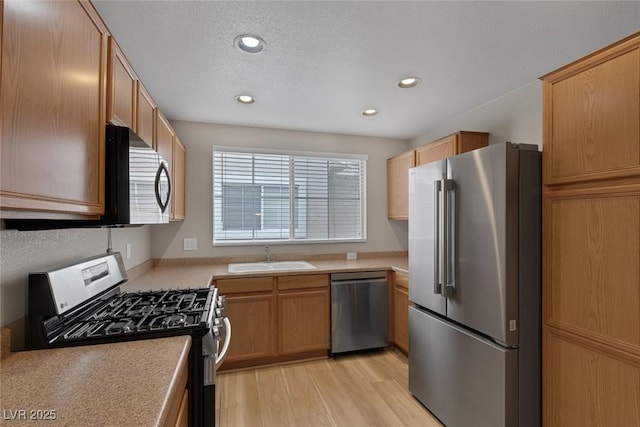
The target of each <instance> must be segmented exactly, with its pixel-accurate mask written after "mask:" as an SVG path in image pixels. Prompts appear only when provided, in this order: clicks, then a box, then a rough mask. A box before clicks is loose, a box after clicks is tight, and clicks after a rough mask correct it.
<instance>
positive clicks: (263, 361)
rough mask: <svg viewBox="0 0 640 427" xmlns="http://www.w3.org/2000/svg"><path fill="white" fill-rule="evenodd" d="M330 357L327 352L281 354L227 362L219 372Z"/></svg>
mask: <svg viewBox="0 0 640 427" xmlns="http://www.w3.org/2000/svg"><path fill="white" fill-rule="evenodd" d="M327 356H328V351H327V350H313V351H307V352H303V353H291V354H281V355H278V356H270V357H260V358H255V359H246V360H237V361H232V362H228V361H225V362H224V363H223V364H222V366H221V367H220V369H219V370H218V371H219V372H223V371H230V370H233V369H243V368H253V367H256V366H262V365H271V364H281V363H284V362H298V361H303V360H306V359H317V358H323V359H324V358H326V357H327Z"/></svg>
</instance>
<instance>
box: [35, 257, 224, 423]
mask: <svg viewBox="0 0 640 427" xmlns="http://www.w3.org/2000/svg"><path fill="white" fill-rule="evenodd" d="M126 277H127V276H126V270H125V268H124V264H123V263H122V258H121V256H120V254H119V253H107V254H103V255H99V256H96V257H91V258H88V259H85V260H81V261H78V262H75V263H71V264H66V265H60V266H57V267H52V268H49V269H47V270H46V271H43V272H37V273H31V274H30V275H29V307H28V309H29V340H28V347H29V348H30V349H42V348H51V347H67V346H76V345H89V344H99V343H109V342H116V341H129V340H137V339H150V338H160V337H168V336H176V335H190V336H191V350H190V353H189V374H188V381H187V384H188V389H189V394H188V396H189V397H188V398H189V402H188V407H189V425H190V426H198V427H200V426H213V425H214V423H215V373H216V369H217V368H218V366H219V365H220V364H221V363H222V360H223V359H224V357H225V355H226V352H227V349H228V348H229V343H230V340H231V324H230V323H229V319H228V318H227V316H226V311H225V306H226V300H225V298H224V297H223V296H219V295H218V290H217V289H216V288H215V287H205V288H186V289H185V288H182V289H169V290H148V291H136V292H121V291H120V286H121V285H122V284H124V283H125V282H126Z"/></svg>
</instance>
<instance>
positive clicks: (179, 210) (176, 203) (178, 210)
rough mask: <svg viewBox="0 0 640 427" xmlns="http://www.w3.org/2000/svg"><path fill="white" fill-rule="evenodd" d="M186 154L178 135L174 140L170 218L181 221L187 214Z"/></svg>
mask: <svg viewBox="0 0 640 427" xmlns="http://www.w3.org/2000/svg"><path fill="white" fill-rule="evenodd" d="M185 156H186V150H185V148H184V145H182V143H181V142H180V140H179V139H178V138H177V137H176V138H174V141H173V170H172V176H171V178H172V180H171V183H172V188H173V190H172V193H173V197H172V199H171V213H170V216H169V217H170V219H171V220H172V221H181V220H183V219H184V215H185V173H186V170H185Z"/></svg>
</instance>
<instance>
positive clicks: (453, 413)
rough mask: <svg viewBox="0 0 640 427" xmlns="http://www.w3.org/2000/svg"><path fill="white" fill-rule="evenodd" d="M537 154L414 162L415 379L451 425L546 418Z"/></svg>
mask: <svg viewBox="0 0 640 427" xmlns="http://www.w3.org/2000/svg"><path fill="white" fill-rule="evenodd" d="M540 159H541V155H540V153H539V152H538V150H537V147H536V146H531V145H524V144H523V145H515V144H510V143H506V144H498V145H491V146H489V147H486V148H482V149H479V150H475V151H472V152H469V153H465V154H461V155H458V156H455V157H452V158H449V159H447V160H444V161H440V162H434V163H430V164H427V165H423V166H419V167H416V168H413V169H411V170H410V173H409V300H410V302H411V303H412V304H413V307H411V309H410V312H409V313H410V314H409V387H410V390H411V392H412V393H413V394H414V395H415V396H416V397H417V398H418V399H419V400H420V401H421V402H422V403H423V404H424V405H425V406H426V407H428V408H429V409H430V410H431V411H432V412H433V413H434V414H435V415H436V416H437V417H438V418H440V420H441V421H442V422H443V423H444V424H446V425H447V426H448V427H456V426H461V427H464V426H469V425H474V426H491V427H496V426H537V425H540V424H541V403H540V395H541V388H540V347H541V338H540V323H541V316H540V310H541V308H540V307H541V306H540V296H541V295H540V294H541V291H540V289H541V278H540V276H541V261H540V255H541V237H540V236H541V233H540V231H541V230H540V227H541V219H540V218H541V214H540V194H541V166H540ZM496 399H497V400H496Z"/></svg>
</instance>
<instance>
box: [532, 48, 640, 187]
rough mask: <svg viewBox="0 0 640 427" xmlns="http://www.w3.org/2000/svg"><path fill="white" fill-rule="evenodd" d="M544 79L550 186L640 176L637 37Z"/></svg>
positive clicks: (546, 173) (546, 178)
mask: <svg viewBox="0 0 640 427" xmlns="http://www.w3.org/2000/svg"><path fill="white" fill-rule="evenodd" d="M542 80H543V90H544V116H543V120H544V153H545V155H544V156H543V159H544V160H543V161H544V163H543V164H544V175H543V176H544V183H545V184H547V185H554V184H563V183H571V182H580V181H592V180H598V179H604V178H615V177H623V176H638V175H640V124H639V123H638V117H639V116H640V47H639V42H638V36H637V35H636V36H635V37H631V38H629V39H627V40H625V41H623V42H621V43H620V44H618V45H616V46H615V47H613V48H611V49H606V50H602V51H599V52H596V53H594V54H593V55H591V56H590V57H588V58H586V59H585V60H583V61H580V62H578V63H574V64H570V65H569V66H567V67H565V68H562V69H560V70H558V71H556V72H554V73H551V74H549V75H546V76H544V77H542Z"/></svg>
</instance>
